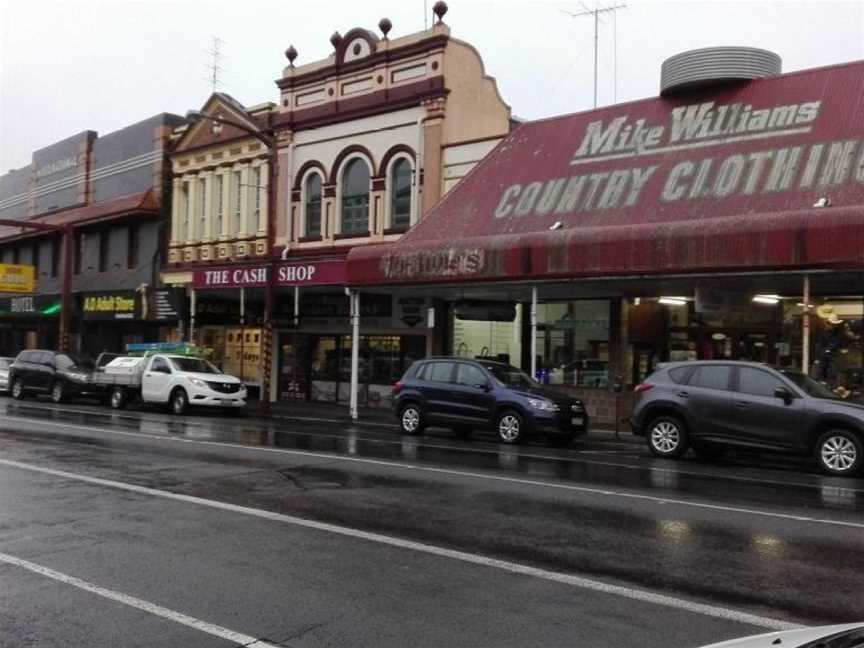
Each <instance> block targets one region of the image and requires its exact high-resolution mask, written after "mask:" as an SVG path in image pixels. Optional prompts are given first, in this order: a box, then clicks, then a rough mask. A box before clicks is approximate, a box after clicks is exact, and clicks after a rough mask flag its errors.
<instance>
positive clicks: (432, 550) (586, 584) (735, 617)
mask: <svg viewBox="0 0 864 648" xmlns="http://www.w3.org/2000/svg"><path fill="white" fill-rule="evenodd" d="M0 464H2V465H5V466H10V467H12V468H19V469H21V470H28V471H32V472H37V473H42V474H46V475H52V476H54V477H62V478H64V479H71V480H75V481H80V482H84V483H87V484H94V485H96V486H105V487H108V488H114V489H118V490H123V491H128V492H132V493H139V494H142V495H150V496H154V497H162V498H165V499H170V500H175V501H179V502H185V503H187V504H197V505H199V506H206V507H209V508H213V509H219V510H222V511H230V512H232V513H240V514H243V515H250V516H253V517H256V518H261V519H264V520H270V521H274V522H282V523H286V524H291V525H294V526H301V527H305V528H307V529H314V530H316V531H324V532H327V533H335V534H338V535H341V536H346V537H349V538H355V539H360V540H366V541H369V542H375V543H378V544H384V545H388V546H391V547H398V548H400V549H409V550H411V551H418V552H421V553H425V554H430V555H433V556H440V557H443V558H451V559H453V560H459V561H462V562H466V563H471V564H474V565H482V566H484V567H492V568H495V569H500V570H502V571H506V572H510V573H513V574H520V575H523V576H531V577H533V578H540V579H543V580H547V581H552V582H555V583H561V584H563V585H569V586H570V587H578V588H580V589H587V590H591V591H595V592H602V593H604V594H612V595H615V596H622V597H624V598H628V599H632V600H636V601H643V602H645V603H653V604H655V605H661V606H665V607H671V608H676V609H679V610H685V611H687V612H692V613H694V614H702V615H705V616H711V617H716V618H719V619H726V620H728V621H735V622H737V623H746V624H749V625H752V626H757V627H762V628H770V629H773V630H790V629H793V628H800V627H802V626H800V625H797V624H794V623H789V622H786V621H781V620H779V619H772V618H769V617H763V616H757V615H755V614H749V613H747V612H740V611H738V610H733V609H730V608H724V607H719V606H715V605H708V604H705V603H697V602H695V601H688V600H687V599H682V598H678V597H675V596H668V595H666V594H660V593H657V592H652V591H650V590H642V589H636V588H633V587H624V586H622V585H611V584H609V583H603V582H601V581H597V580H594V579H590V578H583V577H581V576H574V575H572V574H563V573H560V572H553V571H549V570H546V569H540V568H537V567H530V566H528V565H523V564H520V563H514V562H509V561H506V560H498V559H496V558H490V557H488V556H483V555H480V554H472V553H468V552H465V551H458V550H456V549H447V548H445V547H438V546H435V545H430V544H425V543H422V542H415V541H413V540H404V539H402V538H396V537H393V536H387V535H383V534H380V533H373V532H370V531H362V530H360V529H353V528H351V527H345V526H340V525H337V524H329V523H327V522H316V521H315V520H307V519H305V518H300V517H295V516H293V515H285V514H284V513H275V512H273V511H265V510H262V509H256V508H251V507H248V506H240V505H238V504H229V503H227V502H220V501H217V500H210V499H205V498H202V497H195V496H193V495H182V494H180V493H171V492H169V491H163V490H159V489H156V488H148V487H146V486H138V485H137V484H127V483H125V482H118V481H114V480H111V479H102V478H100V477H88V476H86V475H79V474H77V473H70V472H66V471H64V470H54V469H52V468H42V467H41V466H34V465H32V464H27V463H21V462H18V461H10V460H6V459H0ZM3 555H4V554H0V556H3ZM55 573H56V572H55ZM67 578H68V577H67ZM81 582H83V581H81ZM72 584H75V583H72ZM79 586H80V585H79ZM84 589H86V588H84ZM106 591H110V590H106ZM97 593H99V592H97ZM120 596H123V595H120ZM142 609H143V608H142ZM162 609H164V608H162ZM187 618H190V617H187Z"/></svg>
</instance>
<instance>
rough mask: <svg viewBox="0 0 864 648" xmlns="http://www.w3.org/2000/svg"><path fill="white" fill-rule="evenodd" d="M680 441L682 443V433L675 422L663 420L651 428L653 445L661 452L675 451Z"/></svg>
mask: <svg viewBox="0 0 864 648" xmlns="http://www.w3.org/2000/svg"><path fill="white" fill-rule="evenodd" d="M679 443H681V434H680V432H678V426H677V425H675V424H674V423H670V422H669V421H661V422H660V423H658V424H657V425H655V426H654V428H653V429H652V430H651V445H652V446H654V447H655V448H656V449H657V450H659V451H660V452H663V453H669V452H673V451H674V450H675V448H677V447H678V444H679Z"/></svg>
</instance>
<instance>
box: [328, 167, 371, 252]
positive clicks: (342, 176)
mask: <svg viewBox="0 0 864 648" xmlns="http://www.w3.org/2000/svg"><path fill="white" fill-rule="evenodd" d="M361 162H362V163H363V164H364V165H365V166H366V173H367V179H368V180H367V182H368V184H367V187H366V193H365V197H366V204H365V209H366V229H354V228H352V229H350V230H347V229H345V201H346V199H350V198H356V197H359V196H362V195H364V194H351V195H349V196H347V197H346V195H345V180H346V177H347V175H348V173H349V171H351V169H352V168H353V167H354V165H356V164H358V163H361ZM374 169H375V165H374V164H372V160H370V159H369V158H368V157H367V156H366V155H363V154H362V153H354V154H352V155H349V156H348V157H347V158H345V160H344V161H343V162H342V165H341V166H340V168H339V177H338V182H337V188H338V192H339V193H338V201H337V203H338V209H339V217H338V219H337V222H338V225H339V232H338V233H339V234H344V235H348V236H363V235H364V234H365V235H367V236H368V235H369V234H371V233H372V176H373V172H374ZM356 208H357V207H352V208H351V209H356Z"/></svg>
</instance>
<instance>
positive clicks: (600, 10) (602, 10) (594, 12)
mask: <svg viewBox="0 0 864 648" xmlns="http://www.w3.org/2000/svg"><path fill="white" fill-rule="evenodd" d="M579 4H580V5H582V8H583V9H584V11H580V12H578V13H571V12H569V11H564V10H563V9H561V11H562V12H564V13H565V14H567V15H568V16H570V17H571V18H580V17H582V16H594V107H595V108H596V107H597V43H598V39H599V35H598V27H599V23H600V15H601V14H607V13H612V15H613V16H614V15H615V12H616V11H618V10H619V9H626V8H627V5H626V4H618V5H612V6H610V7H604V6H603V5H601V4H600V3H597V4H596V5H594V8H593V9H589V8H588V7H587V6H585V3H584V2H580V3H579ZM615 27H616V32H617V23H616V25H615ZM615 40H616V50H617V40H618V37H617V33H616V34H615ZM617 59H618V53H617V51H616V52H615V66H616V68H617V64H618V60H617ZM615 73H616V75H617V69H616V71H615ZM616 85H617V80H616ZM616 98H617V88H616Z"/></svg>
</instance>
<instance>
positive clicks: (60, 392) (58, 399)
mask: <svg viewBox="0 0 864 648" xmlns="http://www.w3.org/2000/svg"><path fill="white" fill-rule="evenodd" d="M51 400H52V401H54V402H55V403H58V404H59V403H62V402H63V401H65V400H66V385H64V384H63V381H62V380H58V381H57V382H55V383H54V386H53V387H52V388H51Z"/></svg>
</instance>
